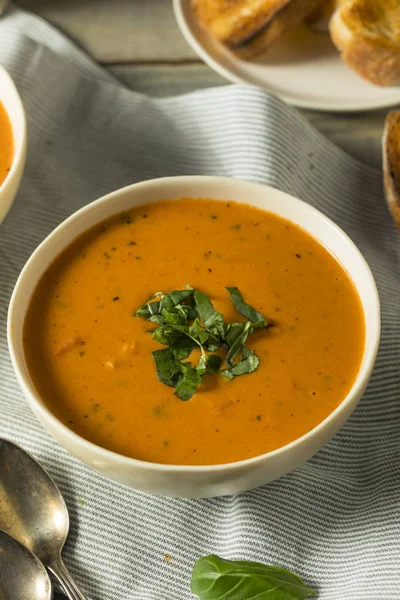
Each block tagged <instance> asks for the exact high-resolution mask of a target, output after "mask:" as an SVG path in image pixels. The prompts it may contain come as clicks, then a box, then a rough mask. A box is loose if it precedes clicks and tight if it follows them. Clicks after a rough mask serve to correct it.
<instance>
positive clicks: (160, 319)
mask: <svg viewBox="0 0 400 600" xmlns="http://www.w3.org/2000/svg"><path fill="white" fill-rule="evenodd" d="M147 320H148V321H151V322H152V323H157V324H158V325H165V319H164V317H163V316H161V315H151V317H148V319H147ZM150 333H153V331H150Z"/></svg>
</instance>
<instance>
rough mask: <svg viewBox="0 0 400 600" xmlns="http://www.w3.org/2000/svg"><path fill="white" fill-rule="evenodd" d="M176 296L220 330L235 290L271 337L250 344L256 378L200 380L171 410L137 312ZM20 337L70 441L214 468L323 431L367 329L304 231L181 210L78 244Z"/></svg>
mask: <svg viewBox="0 0 400 600" xmlns="http://www.w3.org/2000/svg"><path fill="white" fill-rule="evenodd" d="M186 283H190V285H192V286H193V287H194V288H195V289H198V290H202V291H205V292H206V293H207V294H208V295H209V297H210V299H211V301H212V303H213V305H214V307H215V309H216V311H218V312H220V313H221V314H222V315H223V316H224V319H225V322H226V323H231V322H234V321H238V314H237V311H236V310H235V308H234V306H233V304H232V302H231V299H230V297H229V294H227V293H226V291H225V290H224V288H226V287H233V286H238V288H239V289H240V291H241V293H242V294H243V297H244V299H245V300H246V302H247V303H248V304H249V305H250V306H252V307H254V308H255V310H256V311H258V312H259V313H261V314H262V315H265V316H266V317H271V318H272V319H273V321H274V324H275V326H274V327H271V328H270V329H268V330H267V331H263V330H261V331H260V332H254V334H252V337H251V349H252V350H254V352H255V353H256V355H257V356H258V357H259V360H260V364H259V367H258V369H257V370H256V371H255V372H253V373H252V374H251V375H248V376H247V375H246V376H244V377H235V378H234V379H232V380H228V379H226V378H224V377H221V376H218V377H216V376H215V375H213V374H208V373H207V374H206V375H205V376H204V378H203V381H202V383H201V385H200V386H199V388H198V389H197V390H196V393H195V394H194V395H193V396H192V398H191V399H190V401H188V402H182V400H180V399H179V398H178V397H177V396H175V395H174V393H173V390H172V388H170V387H168V386H166V385H165V384H164V383H162V382H160V381H159V380H158V379H157V377H156V375H155V365H154V359H153V356H152V353H153V352H154V351H157V350H159V349H160V345H159V344H158V342H156V341H155V340H154V339H153V337H152V335H149V333H148V331H149V329H151V328H152V327H151V326H150V323H149V322H148V321H147V320H145V319H138V318H135V317H134V310H135V309H136V308H137V307H139V306H141V305H142V304H143V300H144V299H145V298H148V297H150V296H151V294H152V293H153V292H154V291H155V290H167V291H168V290H174V289H177V290H182V289H184V288H185V284H186ZM24 336H25V354H26V361H27V365H28V369H29V372H30V374H31V377H32V380H33V382H34V385H35V387H36V389H37V390H38V393H39V394H40V396H41V397H42V398H43V400H44V402H45V403H46V404H47V406H48V407H49V409H50V410H51V411H52V412H53V413H54V414H55V415H56V416H57V417H58V418H59V419H60V420H61V421H63V422H64V423H65V424H66V425H67V426H68V427H70V428H71V429H72V430H73V431H75V432H77V433H78V434H80V435H82V436H83V437H85V438H87V439H89V440H90V441H92V442H94V443H96V444H98V445H100V446H103V447H105V448H108V449H110V450H113V451H115V452H119V453H121V454H125V455H128V456H132V457H135V458H138V459H141V460H147V461H154V462H162V463H172V464H217V463H224V462H230V461H237V460H242V459H246V458H250V457H253V456H256V455H259V454H263V453H265V452H267V451H270V450H273V449H276V448H279V447H281V446H283V445H285V444H287V443H289V442H291V441H293V440H294V439H296V438H298V437H299V436H301V435H303V434H304V433H306V432H307V431H309V430H311V429H312V428H314V427H315V426H316V425H318V424H319V423H320V422H321V421H322V420H323V419H325V418H326V417H327V416H328V415H329V414H330V413H331V412H332V411H333V410H334V409H335V408H336V407H337V406H338V405H339V404H340V403H341V401H342V400H343V399H344V398H345V396H346V395H347V393H348V392H349V390H350V388H351V386H352V384H353V382H354V380H355V378H356V375H357V373H358V370H359V367H360V364H361V360H362V355H363V350H364V341H365V326H364V314H363V310H362V306H361V302H360V299H359V297H358V294H357V292H356V290H355V288H354V286H353V284H352V282H351V280H350V279H349V277H348V275H347V273H346V271H345V270H344V269H343V267H342V266H341V265H340V264H339V263H338V262H337V260H336V259H335V258H334V257H333V256H332V255H331V254H330V253H329V252H328V251H327V250H326V249H325V248H324V247H323V246H322V245H321V244H320V243H319V242H318V241H317V240H315V239H313V238H312V237H311V236H310V235H308V234H307V233H306V232H305V231H303V230H302V229H301V228H299V227H297V226H296V225H294V224H292V223H290V222H288V221H286V220H284V219H282V218H280V217H278V216H276V215H273V214H270V213H267V212H264V211H262V210H259V209H257V208H254V207H251V206H248V205H242V204H236V203H235V202H221V201H213V200H205V199H204V200H203V199H199V200H190V199H181V200H171V201H162V202H157V203H154V204H147V205H146V206H140V207H136V208H134V209H132V210H130V211H129V212H127V213H125V214H123V215H117V216H115V217H113V218H111V219H109V220H107V221H105V222H104V223H102V224H100V225H99V226H97V227H95V228H93V229H91V230H89V231H87V232H86V233H85V234H83V235H81V236H80V237H78V238H77V239H76V240H75V241H74V242H73V243H72V244H71V245H70V246H69V247H68V248H67V249H66V250H64V251H63V252H62V253H61V255H60V256H59V257H58V258H57V259H56V260H55V261H54V262H53V263H52V264H51V265H50V267H49V269H48V270H47V272H46V273H45V274H44V275H43V277H42V279H41V280H40V282H39V284H38V287H37V289H36V291H35V293H34V295H33V298H32V300H31V303H30V307H29V310H28V314H27V317H26V322H25V328H24ZM194 352H196V351H194ZM191 359H192V357H191ZM198 360H199V356H197V358H196V357H194V358H193V362H194V363H196V364H197V362H198Z"/></svg>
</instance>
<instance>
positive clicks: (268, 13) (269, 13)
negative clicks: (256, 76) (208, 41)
mask: <svg viewBox="0 0 400 600" xmlns="http://www.w3.org/2000/svg"><path fill="white" fill-rule="evenodd" d="M192 2H193V7H194V9H195V13H196V15H197V18H198V20H199V22H200V24H201V25H202V26H203V27H204V28H205V29H207V30H208V32H209V33H210V34H211V35H212V36H213V37H215V38H216V39H218V40H219V41H221V42H223V43H224V44H225V45H226V46H227V47H228V48H230V49H231V50H232V51H234V52H235V54H237V55H238V56H240V57H241V58H246V59H248V58H252V57H254V56H256V55H257V54H260V53H261V52H263V51H264V50H266V49H267V48H269V47H270V46H271V45H272V44H273V43H274V42H275V41H276V40H277V39H278V38H279V37H281V36H282V35H283V33H285V32H286V31H289V30H290V29H292V28H293V27H295V26H296V25H298V24H299V23H301V22H302V21H304V19H305V18H306V17H307V16H308V15H309V14H310V13H312V11H313V10H315V8H316V6H317V5H318V3H319V2H320V0H263V1H262V0H192Z"/></svg>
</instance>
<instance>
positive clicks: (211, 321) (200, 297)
mask: <svg viewBox="0 0 400 600" xmlns="http://www.w3.org/2000/svg"><path fill="white" fill-rule="evenodd" d="M194 304H195V308H196V312H197V314H198V316H199V318H200V320H201V321H202V323H203V325H204V327H205V328H206V329H207V330H209V331H210V332H211V333H212V334H213V335H214V336H216V337H219V338H220V339H221V340H223V339H224V334H225V323H224V317H223V316H222V314H221V313H220V312H217V311H216V310H215V308H214V305H213V303H212V302H211V300H210V298H209V296H207V294H204V292H198V291H195V292H194Z"/></svg>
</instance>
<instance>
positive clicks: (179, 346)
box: [171, 335, 197, 361]
mask: <svg viewBox="0 0 400 600" xmlns="http://www.w3.org/2000/svg"><path fill="white" fill-rule="evenodd" d="M196 346H197V344H196V342H194V341H193V340H192V339H190V338H189V337H187V336H186V335H185V336H182V337H179V338H178V339H176V340H175V342H174V343H173V344H172V346H171V348H172V350H173V352H174V356H175V358H176V360H178V361H180V360H184V359H185V358H188V356H190V355H191V353H192V352H193V350H194V349H195V348H196Z"/></svg>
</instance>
